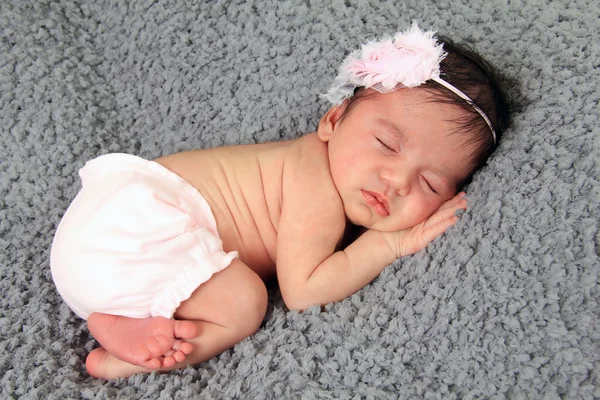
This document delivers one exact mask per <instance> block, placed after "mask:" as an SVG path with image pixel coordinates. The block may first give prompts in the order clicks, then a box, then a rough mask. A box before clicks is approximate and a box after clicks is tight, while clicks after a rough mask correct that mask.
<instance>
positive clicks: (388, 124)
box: [376, 118, 408, 142]
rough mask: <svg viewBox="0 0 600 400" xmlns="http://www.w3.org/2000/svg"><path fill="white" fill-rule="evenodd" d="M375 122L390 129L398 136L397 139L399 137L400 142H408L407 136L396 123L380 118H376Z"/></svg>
mask: <svg viewBox="0 0 600 400" xmlns="http://www.w3.org/2000/svg"><path fill="white" fill-rule="evenodd" d="M376 122H377V124H379V125H383V126H384V127H385V128H386V129H388V130H390V131H391V132H392V133H393V134H394V135H396V136H397V137H398V139H400V141H401V142H408V138H407V137H406V135H405V134H404V133H403V132H402V130H401V129H400V128H399V127H398V126H397V125H396V124H392V123H391V122H389V121H386V120H385V119H381V118H378V119H377V121H376Z"/></svg>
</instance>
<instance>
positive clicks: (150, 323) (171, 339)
mask: <svg viewBox="0 0 600 400" xmlns="http://www.w3.org/2000/svg"><path fill="white" fill-rule="evenodd" d="M88 328H89V330H90V332H91V333H92V335H93V336H94V338H95V339H96V340H97V341H98V342H99V343H100V345H102V347H104V349H106V351H108V352H109V353H110V354H112V355H113V356H115V357H116V358H118V359H120V360H123V361H125V362H127V363H130V364H134V365H138V366H140V367H143V368H147V369H151V370H154V369H158V368H168V367H171V366H173V365H174V364H175V363H177V362H181V361H183V360H185V357H186V355H187V354H190V353H191V352H192V349H193V346H192V344H191V343H188V342H184V341H182V340H180V339H192V338H194V337H196V335H197V328H196V325H195V324H194V323H193V322H190V321H177V320H173V319H167V318H163V317H153V318H128V317H122V316H117V315H110V314H99V313H93V314H91V315H90V316H89V317H88Z"/></svg>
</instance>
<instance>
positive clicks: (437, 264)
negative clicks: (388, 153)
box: [0, 0, 600, 399]
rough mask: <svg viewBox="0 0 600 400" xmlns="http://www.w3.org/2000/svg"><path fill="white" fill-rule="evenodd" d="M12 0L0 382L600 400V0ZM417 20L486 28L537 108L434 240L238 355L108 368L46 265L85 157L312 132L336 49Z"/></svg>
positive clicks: (183, 391)
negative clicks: (168, 368)
mask: <svg viewBox="0 0 600 400" xmlns="http://www.w3.org/2000/svg"><path fill="white" fill-rule="evenodd" d="M545 3H546V2H542V1H535V0H523V1H519V0H517V1H514V0H504V1H502V0H498V1H489V0H440V1H435V2H433V1H417V0H407V1H398V2H393V1H375V0H371V1H368V0H364V1H357V2H354V1H341V0H335V1H322V2H321V1H309V0H305V1H300V0H288V1H275V0H266V1H258V0H255V1H230V2H228V1H202V2H201V1H196V2H194V1H178V0H155V1H127V0H94V1H92V0H87V1H75V0H58V1H49V0H40V1H37V0H36V1H33V0H12V1H11V0H4V1H2V3H1V4H0V174H1V175H0V206H1V207H0V235H1V236H0V249H1V250H0V305H1V307H0V397H2V398H25V399H67V398H84V399H102V398H121V399H132V398H161V399H167V398H176V399H188V398H203V399H229V398H249V399H263V398H264V399H267V398H302V399H349V398H355V399H359V398H367V399H369V398H370V399H391V398H427V399H471V398H496V399H500V398H506V397H508V398H514V399H525V398H532V399H542V398H544V399H559V398H581V399H592V398H600V304H599V297H600V293H599V286H598V285H599V282H598V274H599V268H600V262H599V251H600V249H599V238H600V234H599V231H598V215H599V211H600V207H599V203H600V183H599V182H598V177H599V176H600V168H599V165H598V161H599V149H600V146H599V140H598V139H599V136H600V135H599V134H600V118H599V107H598V99H599V92H598V82H599V81H600V45H599V44H598V38H599V37H600V32H599V30H600V25H599V24H598V20H600V11H599V6H598V3H597V1H595V0H587V1H586V0H580V1H566V0H561V1H555V2H550V4H545ZM413 19H416V20H417V21H419V23H420V25H421V27H423V28H428V29H429V28H434V29H438V30H439V31H440V32H441V33H444V34H447V35H449V36H450V37H452V38H454V39H455V40H457V41H461V42H466V43H471V44H473V45H475V46H476V47H477V48H478V49H479V50H480V51H481V53H482V54H483V55H484V56H486V57H487V58H488V59H489V60H491V61H492V62H493V63H495V64H497V65H498V66H499V67H500V69H501V70H502V71H504V72H506V73H507V74H509V75H512V76H513V77H514V78H515V79H516V81H517V82H518V84H512V85H511V86H510V87H509V91H510V93H511V96H512V97H513V98H514V99H515V100H516V101H518V102H520V103H522V104H523V107H522V109H521V110H519V111H518V112H517V113H516V115H515V119H514V124H513V126H512V127H511V129H510V130H508V131H507V133H506V135H505V137H504V139H503V141H502V143H501V145H500V147H499V149H498V151H497V152H496V153H495V155H494V156H493V157H492V158H491V159H490V161H489V163H488V165H487V166H486V167H485V168H484V169H482V170H481V171H480V172H479V173H477V174H476V176H475V177H474V179H473V182H472V183H471V184H470V185H469V187H468V188H467V192H468V196H469V199H470V208H469V210H468V211H467V212H466V213H465V214H464V215H463V216H462V218H461V220H460V222H459V223H458V224H457V225H456V226H454V227H453V228H452V229H451V230H450V231H449V232H448V233H447V234H445V235H444V236H442V237H441V238H439V239H438V240H436V241H435V242H434V243H433V244H432V245H431V246H430V247H428V248H427V249H426V250H424V251H422V252H420V253H418V254H416V255H415V256H413V257H407V258H405V259H401V260H398V261H397V262H395V263H394V264H393V265H392V266H390V267H389V268H387V269H386V270H385V271H384V272H383V273H382V274H381V276H380V277H379V278H377V279H375V280H374V281H373V282H372V283H371V284H370V285H368V286H367V287H365V288H364V289H363V290H361V291H359V292H358V293H357V294H355V295H354V296H352V297H351V298H349V299H346V300H344V301H341V302H339V303H336V304H331V305H328V306H326V307H324V308H323V309H320V308H316V307H315V308H312V309H310V310H307V311H306V312H304V313H298V312H289V311H287V309H286V308H285V306H284V305H283V302H282V301H281V298H280V297H279V296H278V294H277V291H275V290H273V291H272V293H271V295H272V299H271V302H270V305H269V310H268V314H267V316H266V318H265V321H264V324H263V326H262V327H261V329H260V330H259V332H258V333H256V334H255V335H254V336H252V337H250V338H248V339H246V340H245V341H243V342H242V343H240V344H238V345H237V346H235V348H233V349H232V350H229V351H226V352H225V353H223V354H222V355H221V356H219V357H217V358H215V359H213V360H210V361H208V362H206V363H203V364H201V365H198V366H195V367H189V368H186V369H184V370H180V371H177V372H173V373H169V374H162V375H157V374H152V375H136V376H133V377H131V378H130V379H121V380H117V381H114V382H105V381H100V380H96V379H93V378H91V377H89V376H88V375H87V374H86V372H85V367H84V361H85V356H86V354H87V353H88V352H89V351H90V350H91V349H93V348H94V347H95V346H96V343H95V341H94V340H93V338H92V337H91V336H90V335H89V333H88V331H87V328H86V325H85V323H84V321H82V320H80V319H78V318H77V317H76V316H75V315H74V314H73V313H72V312H71V311H70V310H69V308H68V307H67V306H66V305H65V304H64V303H63V302H62V300H61V298H60V297H59V295H58V294H57V292H56V290H55V288H54V286H53V284H52V280H51V275H50V269H49V261H48V259H49V249H50V245H51V241H52V238H53V234H54V232H55V229H56V226H57V223H58V222H59V220H60V218H61V216H62V214H63V213H64V211H65V209H66V208H67V206H68V205H69V203H70V201H71V200H72V199H73V198H74V196H75V194H76V193H77V191H78V189H79V185H80V184H79V178H78V176H77V171H78V169H79V168H80V167H82V166H83V164H84V162H85V161H86V160H88V159H91V158H94V157H96V156H98V155H101V154H105V153H109V152H126V153H133V154H136V155H140V156H142V157H145V158H149V159H152V158H155V157H158V156H161V155H165V154H169V153H172V152H176V151H181V150H186V149H193V148H198V147H208V146H218V145H227V144H236V143H251V142H264V141H271V140H277V139H280V138H292V137H297V136H298V135H301V134H303V133H307V132H310V131H311V130H313V129H314V128H315V127H316V125H317V122H318V120H319V118H320V116H321V115H322V114H323V113H324V112H325V111H326V110H327V107H328V106H327V104H326V103H325V102H324V101H323V100H321V99H320V98H319V94H320V93H323V92H325V91H326V90H327V88H328V86H329V84H330V82H331V81H332V79H333V77H334V76H335V73H336V69H337V66H338V65H339V63H340V62H341V60H342V59H343V57H344V56H345V55H346V54H347V53H348V52H349V51H351V50H353V49H355V48H356V47H357V46H358V44H359V43H362V42H365V41H366V40H368V39H370V38H373V37H375V36H378V35H380V34H383V33H388V34H390V33H393V32H395V31H396V30H399V29H405V28H407V27H408V26H409V25H410V23H411V21H412V20H413Z"/></svg>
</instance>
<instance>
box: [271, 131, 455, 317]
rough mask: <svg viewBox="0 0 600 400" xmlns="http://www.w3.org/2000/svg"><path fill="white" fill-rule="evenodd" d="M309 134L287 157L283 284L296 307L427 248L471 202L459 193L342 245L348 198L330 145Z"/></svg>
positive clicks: (340, 295)
mask: <svg viewBox="0 0 600 400" xmlns="http://www.w3.org/2000/svg"><path fill="white" fill-rule="evenodd" d="M304 139H306V141H305V142H304V143H298V146H296V148H294V149H292V150H290V151H292V152H294V153H292V154H291V156H290V159H289V162H287V161H286V165H285V169H284V176H283V188H282V190H283V201H282V213H281V218H280V222H279V233H278V240H277V242H278V244H277V275H278V280H279V286H280V290H281V294H282V297H283V299H284V301H285V303H286V305H287V306H288V307H289V308H290V309H306V308H307V307H309V306H311V305H315V304H326V303H330V302H333V301H338V300H342V299H344V298H346V297H348V296H350V295H351V294H353V293H355V292H356V291H358V290H359V289H361V288H362V287H363V286H365V285H366V284H368V283H369V282H370V281H371V280H373V279H374V278H375V277H376V276H378V275H379V274H380V273H381V271H382V270H383V269H384V268H385V267H386V266H388V265H389V264H391V263H392V262H393V261H394V260H395V259H396V258H398V257H400V256H403V255H408V254H412V253H414V252H416V251H418V250H420V249H422V248H424V247H425V246H426V245H427V244H428V243H429V242H431V241H432V240H433V239H434V238H435V237H436V236H438V235H440V234H441V233H443V232H444V231H445V230H446V229H447V228H448V227H449V226H451V225H452V224H454V223H455V222H456V217H455V216H454V213H455V210H456V209H458V208H464V207H463V205H464V206H466V200H464V199H462V198H459V197H458V196H457V197H456V198H454V199H452V200H450V201H449V202H448V203H446V204H445V205H444V206H442V207H441V208H440V210H438V211H437V212H436V213H434V214H433V215H432V216H431V217H430V218H428V219H427V220H426V221H424V222H423V223H422V224H419V225H417V226H416V227H414V228H411V229H408V230H405V231H401V232H393V233H392V232H379V231H374V230H368V231H366V232H365V233H364V234H363V235H361V236H360V237H359V238H358V239H357V240H355V241H354V242H353V243H351V244H350V245H349V246H348V247H346V248H345V249H344V250H342V251H336V245H337V244H338V243H339V241H340V239H341V237H342V235H343V232H344V227H345V215H344V210H343V206H342V201H341V199H340V197H339V195H338V193H337V190H336V189H335V186H334V185H333V182H332V181H331V175H330V173H329V168H328V161H327V153H326V151H327V150H326V147H325V146H322V147H320V146H319V143H316V142H314V143H311V142H310V140H312V139H311V138H303V139H302V140H304ZM302 140H301V141H302ZM301 141H300V142H301Z"/></svg>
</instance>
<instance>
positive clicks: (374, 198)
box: [361, 190, 390, 217]
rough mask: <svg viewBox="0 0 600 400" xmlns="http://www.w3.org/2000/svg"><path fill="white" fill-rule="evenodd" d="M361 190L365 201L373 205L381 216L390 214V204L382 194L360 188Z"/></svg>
mask: <svg viewBox="0 0 600 400" xmlns="http://www.w3.org/2000/svg"><path fill="white" fill-rule="evenodd" d="M361 192H362V195H363V197H364V198H365V200H367V203H368V204H369V205H371V206H372V207H373V209H374V210H375V212H376V213H377V214H379V215H381V216H382V217H387V216H388V215H390V205H389V203H388V201H387V199H386V198H385V197H384V196H382V195H380V194H379V193H375V192H369V191H366V190H362V191H361Z"/></svg>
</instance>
